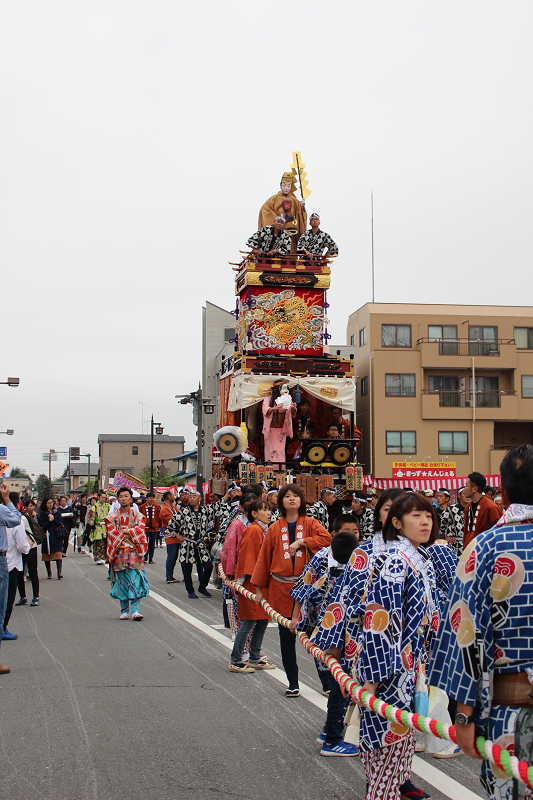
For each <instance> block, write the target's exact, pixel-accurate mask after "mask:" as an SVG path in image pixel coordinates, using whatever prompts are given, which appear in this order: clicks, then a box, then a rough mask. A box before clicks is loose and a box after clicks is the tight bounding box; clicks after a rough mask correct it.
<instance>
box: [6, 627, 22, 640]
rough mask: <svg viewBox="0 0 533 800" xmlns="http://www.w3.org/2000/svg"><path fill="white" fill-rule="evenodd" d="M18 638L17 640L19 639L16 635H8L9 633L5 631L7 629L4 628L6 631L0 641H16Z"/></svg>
mask: <svg viewBox="0 0 533 800" xmlns="http://www.w3.org/2000/svg"><path fill="white" fill-rule="evenodd" d="M18 638H19V637H18V635H17V634H16V633H10V632H9V631H8V630H7V628H6V630H5V631H4V635H3V636H2V639H18Z"/></svg>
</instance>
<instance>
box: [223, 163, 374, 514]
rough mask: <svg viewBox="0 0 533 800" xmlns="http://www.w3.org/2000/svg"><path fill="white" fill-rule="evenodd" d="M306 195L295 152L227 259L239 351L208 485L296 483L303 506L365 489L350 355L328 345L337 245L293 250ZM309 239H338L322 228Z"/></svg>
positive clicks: (227, 381)
mask: <svg viewBox="0 0 533 800" xmlns="http://www.w3.org/2000/svg"><path fill="white" fill-rule="evenodd" d="M297 187H299V192H300V194H301V200H299V199H298V198H297V197H296V191H297ZM310 193H311V192H310V190H309V188H308V186H307V180H306V173H305V165H304V164H303V163H302V160H301V156H300V153H298V152H295V153H293V163H292V165H291V169H290V171H288V172H286V173H284V174H283V176H282V179H281V183H280V191H279V192H278V193H277V194H275V195H273V196H272V197H271V198H269V199H268V200H267V201H266V202H265V203H264V204H263V206H262V208H261V210H260V212H259V225H258V228H259V229H258V231H257V234H254V235H253V236H251V237H250V239H249V240H248V245H249V246H250V248H251V249H250V250H241V251H240V260H239V261H238V262H230V264H231V266H232V267H233V269H234V272H235V276H234V280H235V295H236V306H235V310H234V311H232V312H231V313H232V314H234V316H235V319H236V322H235V337H234V339H233V340H232V341H233V344H234V347H235V354H234V358H233V368H232V370H231V372H230V373H229V374H225V375H224V377H223V378H221V386H220V398H221V400H220V428H219V430H218V431H217V433H216V434H215V437H214V442H215V446H214V448H213V464H212V475H213V481H212V486H211V489H212V491H213V492H214V493H216V494H223V493H224V490H225V482H226V481H227V480H235V479H237V480H239V481H240V482H241V483H253V482H261V481H265V482H266V483H267V485H269V486H272V487H274V486H281V485H283V484H284V483H292V482H294V483H296V484H297V485H299V486H300V487H301V488H302V489H303V491H304V493H305V496H306V500H307V502H309V503H313V502H315V500H317V499H318V497H319V494H320V491H321V489H323V488H326V487H329V488H333V487H336V488H337V489H338V491H337V495H338V497H339V498H340V499H342V497H343V496H346V495H347V494H348V493H349V492H351V491H353V490H361V489H362V488H363V467H362V465H360V464H358V462H357V445H358V443H359V441H360V440H361V433H360V431H359V430H358V428H357V426H356V425H355V375H354V359H353V356H352V357H350V358H348V359H347V358H343V357H341V356H340V355H331V354H330V353H329V346H328V342H329V340H330V339H331V335H330V334H329V333H328V324H329V319H328V312H329V303H328V302H327V291H328V289H329V288H330V281H331V272H332V266H333V269H334V258H335V255H332V254H331V253H330V252H329V251H330V250H332V249H334V250H335V251H336V250H337V248H336V245H335V246H334V248H333V247H331V245H330V247H329V250H328V248H327V247H325V248H324V249H323V252H316V247H315V252H313V253H311V252H310V251H309V250H308V249H302V245H300V248H299V247H298V245H299V242H301V241H302V240H301V238H300V237H301V236H302V234H304V233H305V231H306V229H307V211H306V209H305V201H306V200H307V198H308V197H309V195H310ZM313 217H315V218H317V217H318V215H315V214H311V217H310V220H311V221H312V223H313V224H314V225H315V227H316V225H317V220H316V219H314V220H313ZM274 228H276V229H279V231H283V233H284V234H286V235H287V236H288V237H289V239H287V238H286V237H285V236H284V237H283V242H284V244H285V247H284V248H282V247H279V249H278V244H277V243H278V242H279V241H281V239H280V237H279V236H278V237H277V238H272V237H275V236H276V231H275V230H274ZM314 230H315V229H314V228H313V231H314ZM309 233H311V232H309ZM268 237H270V238H268ZM289 240H290V252H288V250H289ZM265 241H266V242H267V243H266V244H265ZM312 241H313V242H314V243H316V242H318V244H319V245H320V242H321V241H329V242H331V243H332V244H333V245H334V244H335V243H334V242H333V240H332V239H331V237H329V235H328V234H325V233H324V232H322V231H320V229H318V233H317V235H316V236H315V237H314V238H312ZM261 244H262V245H263V246H262V247H261ZM255 245H259V246H255ZM269 248H272V249H269ZM281 250H284V251H285V252H280V251H281ZM298 250H300V252H298ZM326 250H328V252H326ZM330 426H331V427H332V430H331V434H332V435H331V436H329V435H328V429H329V428H330ZM333 426H336V428H337V431H338V433H339V434H340V435H339V437H338V438H333V436H335V430H334V427H333Z"/></svg>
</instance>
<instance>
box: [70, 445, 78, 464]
mask: <svg viewBox="0 0 533 800" xmlns="http://www.w3.org/2000/svg"><path fill="white" fill-rule="evenodd" d="M70 460H71V461H79V460H80V448H79V447H71V448H70Z"/></svg>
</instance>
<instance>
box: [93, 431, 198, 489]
mask: <svg viewBox="0 0 533 800" xmlns="http://www.w3.org/2000/svg"><path fill="white" fill-rule="evenodd" d="M184 444H185V438H184V437H183V436H167V435H166V434H161V435H159V436H158V435H156V434H155V435H154V461H157V460H162V461H163V460H164V461H166V467H167V469H169V470H172V469H173V468H174V464H172V463H171V461H170V460H169V459H171V458H175V457H176V456H180V455H181V454H182V453H183V449H184ZM98 449H99V460H100V464H99V471H100V486H103V487H106V486H108V484H109V482H110V481H112V480H113V478H114V477H115V472H117V471H118V470H122V471H123V472H127V473H129V474H130V475H134V476H135V477H136V478H140V476H141V475H142V473H143V472H144V470H145V469H146V468H147V467H149V466H150V436H148V435H146V434H132V433H100V434H99V435H98ZM91 472H92V467H91ZM154 474H155V465H154Z"/></svg>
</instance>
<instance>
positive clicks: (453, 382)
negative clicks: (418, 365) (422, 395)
mask: <svg viewBox="0 0 533 800" xmlns="http://www.w3.org/2000/svg"><path fill="white" fill-rule="evenodd" d="M429 393H430V394H438V395H439V405H440V406H458V405H459V378H458V377H457V376H456V375H430V376H429ZM463 396H464V395H463Z"/></svg>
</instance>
